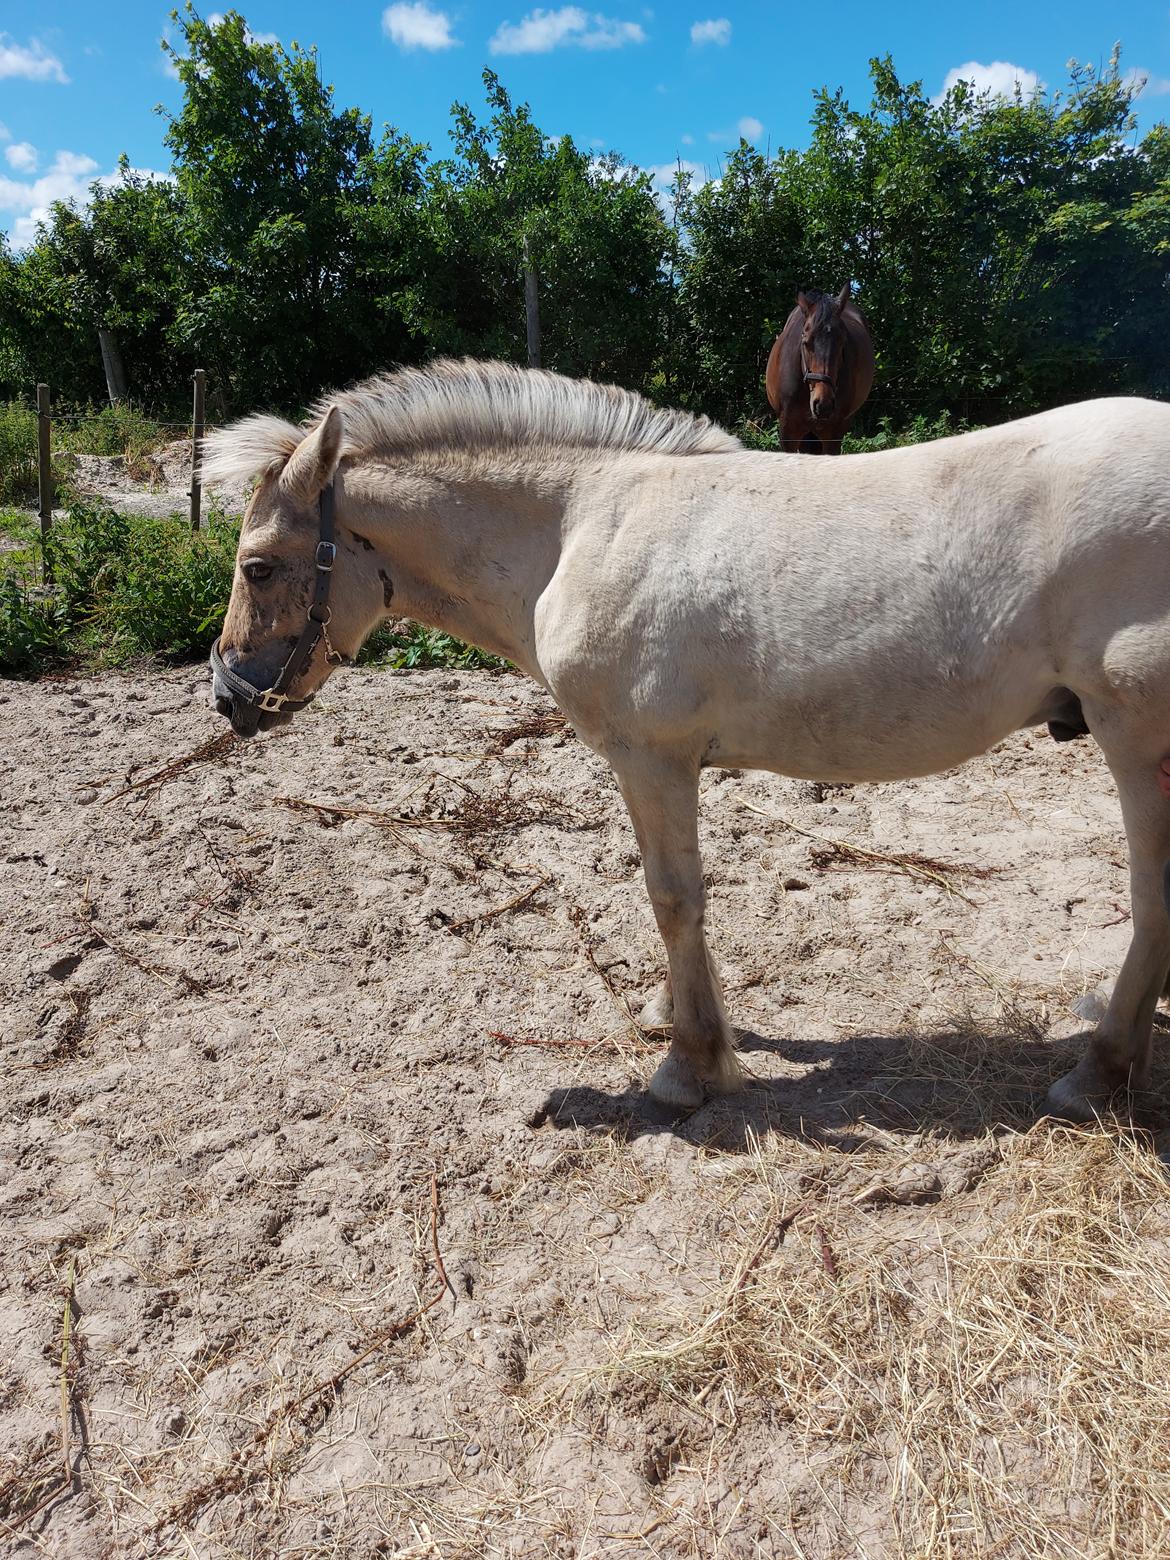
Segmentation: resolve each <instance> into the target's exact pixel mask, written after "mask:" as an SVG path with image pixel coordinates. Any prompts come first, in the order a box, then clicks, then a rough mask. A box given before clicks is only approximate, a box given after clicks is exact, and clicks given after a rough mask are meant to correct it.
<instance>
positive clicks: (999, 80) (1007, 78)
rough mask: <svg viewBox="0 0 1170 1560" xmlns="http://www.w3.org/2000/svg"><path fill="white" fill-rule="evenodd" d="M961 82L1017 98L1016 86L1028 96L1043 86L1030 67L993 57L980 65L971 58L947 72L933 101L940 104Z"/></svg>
mask: <svg viewBox="0 0 1170 1560" xmlns="http://www.w3.org/2000/svg"><path fill="white" fill-rule="evenodd" d="M960 81H969V82H970V83H971V85H972V86H973V87H974V88H975V91H976V92H977V93H980V94H981V93H984V92H990V93H991V94H992V96H993V97H1006V98H1012V97H1015V95H1016V91H1017V89H1018V90H1019V92H1020V94H1021V96H1023V97H1025V98H1029V97H1031V96H1032V94H1033V93H1034V92H1036V91H1038V90H1039V89H1040V88H1041V87H1042V86H1043V85H1044V83H1043V82H1042V81H1041V80H1040V77H1039V76H1038V75H1037V74H1036V72H1035V71H1034V70H1027V69H1026V68H1025V67H1024V66H1023V65H1012V64H1009V62H1008V61H1007V60H992V62H991V64H990V65H981V64H980V63H979V61H978V60H968V61H967V63H966V64H965V65H956V66H955V68H954V69H953V70H948V71H947V77H946V80H945V81H944V82H943V84H942V91H941V92H939V93H938V95H937V96H936V97H934V98H932V99H931V101H932V102H933V103H934V104H935V105H936V106H937V105H938V104H939V103H941V102H942V100H943V98H945V97H946V95H947V93H948V92H949V91H950V90H951V88H952V87H953V86H957V84H958V83H959V82H960Z"/></svg>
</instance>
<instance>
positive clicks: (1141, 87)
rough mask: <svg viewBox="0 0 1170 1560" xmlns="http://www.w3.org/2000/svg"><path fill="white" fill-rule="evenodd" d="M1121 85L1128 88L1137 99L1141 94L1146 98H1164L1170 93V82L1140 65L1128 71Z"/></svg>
mask: <svg viewBox="0 0 1170 1560" xmlns="http://www.w3.org/2000/svg"><path fill="white" fill-rule="evenodd" d="M1121 84H1122V86H1124V87H1127V88H1128V89H1129V90H1130V91H1131V92H1132V93H1133V95H1134V97H1137V96H1138V94H1139V93H1141V94H1143V95H1144V96H1146V97H1164V96H1165V94H1166V93H1167V92H1170V81H1167V80H1166V79H1165V77H1163V76H1155V75H1154V73H1153V71H1151V70H1143V69H1142V67H1141V66H1140V65H1139V66H1137V67H1135V69H1133V70H1127V71H1126V73H1125V75H1124V76H1123V77H1122V78H1121Z"/></svg>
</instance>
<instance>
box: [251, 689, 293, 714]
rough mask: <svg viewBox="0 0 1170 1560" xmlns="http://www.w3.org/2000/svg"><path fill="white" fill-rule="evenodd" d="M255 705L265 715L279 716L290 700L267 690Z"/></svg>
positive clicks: (281, 694)
mask: <svg viewBox="0 0 1170 1560" xmlns="http://www.w3.org/2000/svg"><path fill="white" fill-rule="evenodd" d="M255 703H256V708H257V709H258V710H261V711H262V712H263V713H264V714H265V715H279V714H280V712H281V710H282V709H283V708H284V706H285V705H286V704H287V703H288V700H287V698H286V696H285V695H284V694H283V693H273V691H272V689H271V688H265V689H264V690H263V692H262V693H261V695H260V697H259V698H258V699H257V700H256V701H255Z"/></svg>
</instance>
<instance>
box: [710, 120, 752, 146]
mask: <svg viewBox="0 0 1170 1560" xmlns="http://www.w3.org/2000/svg"><path fill="white" fill-rule="evenodd" d="M763 133H764V127H763V125H762V124H761V123H760V121H759V120H758V119H755V118H753V117H752V115H751V114H745V115H744V116H743V118H742V119H737V120H736V122H735V129H734V130H708V132H707V139H708V141H723V142H727V141H737V142H738V141H739V140H740V139H741V138H742V139H743V140H745V141H758V140H759V139H760V137H761V136H762V135H763Z"/></svg>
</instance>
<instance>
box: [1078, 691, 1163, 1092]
mask: <svg viewBox="0 0 1170 1560" xmlns="http://www.w3.org/2000/svg"><path fill="white" fill-rule="evenodd" d="M1090 720H1091V723H1092V725H1093V730H1094V735H1096V736H1097V739H1098V741H1099V742H1100V743H1101V746H1102V747H1103V748H1104V749H1105V756H1106V758H1107V759H1108V760H1109V766H1110V768H1111V769H1112V771H1113V776H1114V779H1115V780H1116V781H1117V789H1118V791H1119V793H1120V796H1121V812H1122V817H1123V818H1124V820H1125V833H1126V839H1127V841H1128V844H1129V878H1130V896H1131V905H1132V910H1133V939H1132V941H1131V942H1130V945H1129V952H1128V953H1127V954H1126V956H1125V962H1124V964H1123V965H1122V967H1121V974H1120V975H1119V976H1118V979H1117V984H1116V986H1115V987H1114V988H1113V995H1112V996H1111V998H1110V999H1109V1006H1108V1007H1107V1008H1106V1010H1105V1016H1104V1017H1103V1018H1102V1020H1101V1022H1100V1025H1099V1026H1098V1029H1097V1033H1096V1034H1095V1035H1094V1037H1093V1039H1092V1041H1091V1042H1090V1044H1089V1048H1088V1050H1087V1051H1086V1052H1085V1055H1084V1056H1083V1057H1082V1058H1081V1060H1080V1062H1079V1063H1078V1064H1077V1066H1076V1067H1074V1068H1073V1070H1072V1072H1070V1073H1068V1074H1067V1075H1066V1076H1065V1077H1063V1078H1060V1079H1058V1080H1057V1081H1056V1083H1054V1084H1053V1085H1052V1088H1051V1089H1050V1090H1049V1091H1048V1104H1049V1107H1050V1109H1051V1110H1052V1111H1053V1112H1054V1113H1055V1114H1056V1115H1060V1116H1066V1117H1069V1118H1071V1119H1073V1120H1077V1121H1087V1120H1091V1119H1092V1118H1093V1117H1094V1116H1095V1115H1097V1114H1098V1113H1099V1112H1100V1110H1101V1109H1102V1108H1103V1107H1104V1106H1105V1105H1106V1104H1107V1103H1108V1101H1109V1098H1110V1096H1111V1095H1113V1094H1115V1093H1117V1092H1118V1091H1119V1090H1125V1089H1139V1088H1142V1087H1144V1086H1145V1085H1146V1083H1147V1082H1148V1081H1149V1073H1150V1059H1151V1052H1152V1026H1153V1019H1154V1009H1155V1007H1156V1006H1157V1002H1158V998H1159V997H1160V996H1161V994H1162V989H1163V987H1164V986H1165V984H1166V978H1167V971H1168V970H1170V915H1168V913H1167V906H1166V902H1165V888H1166V879H1167V871H1168V866H1170V800H1167V799H1166V798H1165V797H1163V796H1162V795H1161V793H1160V791H1159V789H1158V779H1157V775H1158V754H1157V753H1156V752H1155V751H1153V750H1152V749H1149V748H1148V741H1147V742H1145V743H1143V744H1141V746H1142V747H1146V748H1147V749H1148V752H1147V753H1146V754H1143V755H1142V757H1140V758H1138V757H1136V756H1135V755H1134V751H1133V749H1132V748H1128V747H1127V750H1126V752H1125V754H1124V757H1121V756H1119V755H1118V754H1117V753H1116V751H1115V750H1114V749H1115V746H1116V744H1115V743H1114V742H1113V741H1112V740H1111V739H1110V736H1109V734H1108V733H1107V732H1106V733H1102V731H1101V729H1100V727H1099V726H1098V723H1097V722H1096V721H1095V720H1093V719H1092V717H1091V716H1090ZM1135 746H1136V744H1135ZM1139 752H1140V748H1139Z"/></svg>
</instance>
